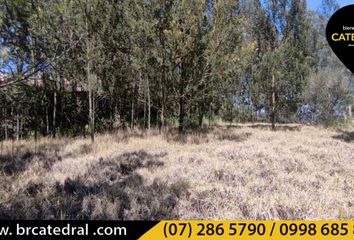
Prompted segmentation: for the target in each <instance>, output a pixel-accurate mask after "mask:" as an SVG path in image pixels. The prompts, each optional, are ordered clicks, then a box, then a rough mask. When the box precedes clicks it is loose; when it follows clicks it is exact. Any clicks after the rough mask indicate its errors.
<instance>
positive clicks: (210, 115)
mask: <svg viewBox="0 0 354 240" xmlns="http://www.w3.org/2000/svg"><path fill="white" fill-rule="evenodd" d="M212 112H213V111H212V106H211V103H210V104H209V127H211V118H212Z"/></svg>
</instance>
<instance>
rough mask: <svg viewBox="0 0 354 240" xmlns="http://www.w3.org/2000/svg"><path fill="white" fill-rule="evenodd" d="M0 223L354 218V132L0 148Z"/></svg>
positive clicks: (137, 135) (198, 135)
mask: <svg viewBox="0 0 354 240" xmlns="http://www.w3.org/2000/svg"><path fill="white" fill-rule="evenodd" d="M0 170H1V173H0V174H1V175H0V180H1V181H0V219H120V220H130V219H133V220H140V219H172V218H173V219H338V218H339V219H354V135H353V131H337V130H329V129H324V128H317V127H316V128H315V127H310V126H300V125H281V126H279V127H278V130H277V131H276V132H273V131H270V129H269V126H268V125H264V124H256V125H250V124H245V125H234V126H232V127H227V126H222V127H215V128H214V129H213V130H205V131H202V132H190V133H188V134H187V135H185V136H183V137H180V136H178V135H177V134H175V132H174V131H173V130H171V131H167V132H165V133H163V134H161V135H159V134H158V133H157V132H154V131H152V132H151V133H150V136H149V137H148V136H147V134H146V133H141V132H138V131H135V132H134V131H130V132H119V133H116V134H107V135H100V136H97V142H96V144H95V145H92V146H91V145H90V142H89V139H82V138H78V139H60V140H52V139H42V140H40V141H38V142H37V143H36V142H34V141H21V142H18V143H16V142H15V143H13V142H3V143H0Z"/></svg>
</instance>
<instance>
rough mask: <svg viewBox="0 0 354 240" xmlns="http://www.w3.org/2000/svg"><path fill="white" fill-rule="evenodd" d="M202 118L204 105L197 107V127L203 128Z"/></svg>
mask: <svg viewBox="0 0 354 240" xmlns="http://www.w3.org/2000/svg"><path fill="white" fill-rule="evenodd" d="M203 118H204V105H203V104H201V106H200V107H199V119H198V125H199V127H200V128H201V127H203Z"/></svg>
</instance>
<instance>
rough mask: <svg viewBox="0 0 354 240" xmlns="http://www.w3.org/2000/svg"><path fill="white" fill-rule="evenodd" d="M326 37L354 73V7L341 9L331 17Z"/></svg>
mask: <svg viewBox="0 0 354 240" xmlns="http://www.w3.org/2000/svg"><path fill="white" fill-rule="evenodd" d="M326 36H327V41H328V43H329V45H330V46H331V48H332V50H333V51H334V53H335V54H336V55H337V57H338V58H339V59H340V60H341V61H342V62H343V64H344V65H345V66H346V67H347V68H348V69H349V70H350V71H351V72H352V73H354V5H349V6H346V7H343V8H341V9H339V10H338V11H337V12H336V13H335V14H334V15H333V16H332V17H331V19H330V20H329V22H328V25H327V30H326Z"/></svg>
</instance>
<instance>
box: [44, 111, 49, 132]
mask: <svg viewBox="0 0 354 240" xmlns="http://www.w3.org/2000/svg"><path fill="white" fill-rule="evenodd" d="M45 122H46V136H48V135H49V107H48V106H47V107H46V109H45Z"/></svg>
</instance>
